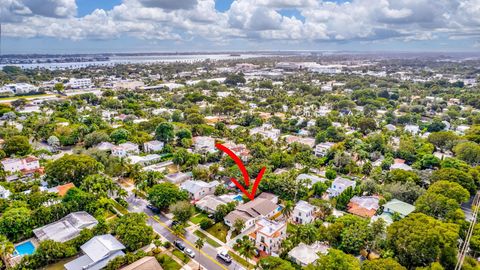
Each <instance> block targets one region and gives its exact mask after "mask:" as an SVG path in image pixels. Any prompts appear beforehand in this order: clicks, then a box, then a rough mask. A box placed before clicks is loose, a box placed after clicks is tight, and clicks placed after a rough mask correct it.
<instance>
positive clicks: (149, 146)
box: [143, 141, 164, 153]
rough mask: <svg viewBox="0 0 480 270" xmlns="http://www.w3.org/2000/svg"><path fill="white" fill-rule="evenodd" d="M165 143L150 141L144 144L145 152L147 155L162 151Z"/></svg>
mask: <svg viewBox="0 0 480 270" xmlns="http://www.w3.org/2000/svg"><path fill="white" fill-rule="evenodd" d="M163 146H164V143H163V142H161V141H149V142H146V143H144V144H143V151H144V152H145V153H151V152H158V151H162V149H163Z"/></svg>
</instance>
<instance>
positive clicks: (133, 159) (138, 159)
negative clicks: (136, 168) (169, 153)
mask: <svg viewBox="0 0 480 270" xmlns="http://www.w3.org/2000/svg"><path fill="white" fill-rule="evenodd" d="M127 159H128V162H129V163H130V164H140V165H142V166H148V165H152V164H155V163H158V162H160V161H162V156H160V155H157V154H150V155H146V156H136V155H135V156H128V157H127Z"/></svg>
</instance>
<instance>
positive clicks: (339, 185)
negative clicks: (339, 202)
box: [327, 177, 355, 197]
mask: <svg viewBox="0 0 480 270" xmlns="http://www.w3.org/2000/svg"><path fill="white" fill-rule="evenodd" d="M349 187H351V188H355V181H352V180H348V179H346V178H342V177H337V178H335V180H333V182H332V185H331V186H330V188H328V190H327V192H328V194H329V195H330V197H337V196H338V195H340V194H341V193H342V192H343V191H345V190H346V189H347V188H349Z"/></svg>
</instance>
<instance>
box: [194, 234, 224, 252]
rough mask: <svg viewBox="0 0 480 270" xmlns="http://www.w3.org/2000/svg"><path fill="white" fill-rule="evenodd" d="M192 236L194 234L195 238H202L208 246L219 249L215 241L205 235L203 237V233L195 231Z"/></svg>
mask: <svg viewBox="0 0 480 270" xmlns="http://www.w3.org/2000/svg"><path fill="white" fill-rule="evenodd" d="M193 234H195V235H196V236H198V237H200V238H203V240H205V242H207V243H208V244H209V245H211V246H213V247H215V248H218V247H221V245H220V244H219V243H218V242H217V241H215V240H213V239H212V238H210V237H208V236H207V235H205V234H204V233H203V232H201V231H199V230H196V231H195V232H194V233H193Z"/></svg>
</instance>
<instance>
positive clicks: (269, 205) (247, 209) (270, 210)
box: [224, 197, 280, 230]
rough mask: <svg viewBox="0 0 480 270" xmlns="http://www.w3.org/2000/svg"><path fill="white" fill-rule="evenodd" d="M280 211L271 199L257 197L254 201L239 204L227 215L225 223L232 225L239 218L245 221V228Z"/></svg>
mask: <svg viewBox="0 0 480 270" xmlns="http://www.w3.org/2000/svg"><path fill="white" fill-rule="evenodd" d="M279 211H280V208H279V207H278V205H277V204H276V203H274V202H272V201H271V200H269V199H264V198H260V197H257V198H255V200H253V201H249V202H247V203H245V204H242V205H239V206H237V208H235V210H233V211H232V212H230V213H228V215H226V216H225V218H224V221H225V224H226V225H227V226H229V227H232V226H233V224H234V223H235V221H236V220H237V219H241V220H243V221H244V223H245V228H244V230H246V229H248V228H251V227H252V226H253V225H255V222H256V221H257V220H259V219H261V218H271V217H273V216H274V215H275V214H277V213H278V212H279Z"/></svg>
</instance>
